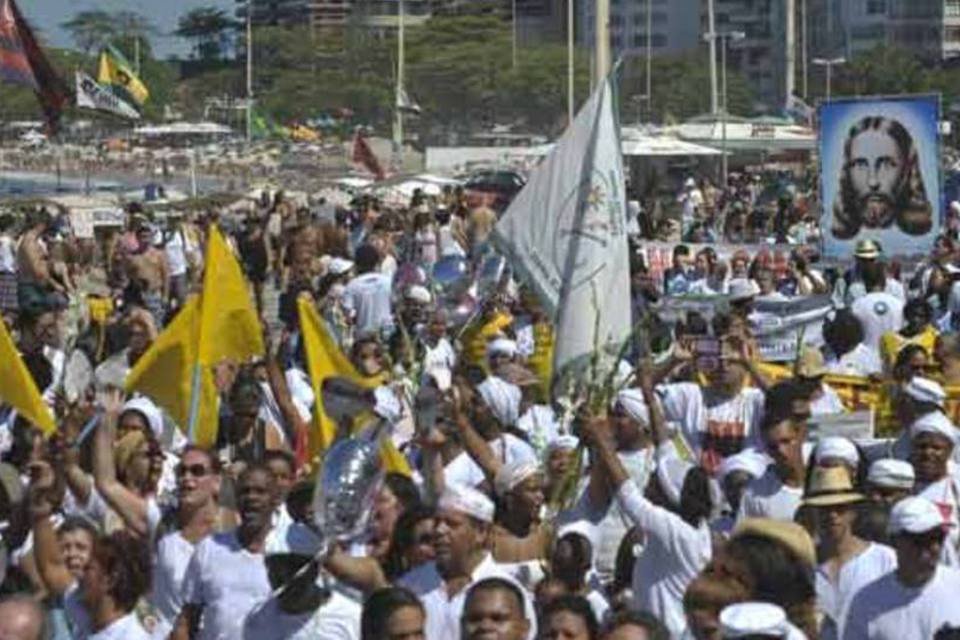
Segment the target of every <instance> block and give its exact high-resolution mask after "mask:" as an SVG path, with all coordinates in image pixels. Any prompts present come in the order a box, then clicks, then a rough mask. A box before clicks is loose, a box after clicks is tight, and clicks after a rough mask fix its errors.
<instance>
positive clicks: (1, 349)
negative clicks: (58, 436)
mask: <svg viewBox="0 0 960 640" xmlns="http://www.w3.org/2000/svg"><path fill="white" fill-rule="evenodd" d="M0 400H3V401H4V402H6V403H8V404H9V405H10V406H12V407H13V408H14V409H16V410H17V413H19V414H20V415H21V416H23V417H24V418H26V419H27V420H29V421H30V422H32V423H33V424H35V425H36V426H37V427H39V428H40V430H41V431H43V435H45V436H49V435H50V434H52V433H54V432H55V431H56V430H57V425H56V423H55V422H54V420H53V413H52V412H51V411H50V408H49V407H48V406H47V405H46V404H45V403H44V402H43V397H42V396H41V395H40V390H39V389H37V383H36V382H35V381H34V379H33V376H32V375H30V372H29V371H27V366H26V365H25V364H24V363H23V358H21V357H20V352H19V351H17V347H16V345H15V344H14V343H13V338H12V337H10V333H9V332H8V331H7V326H6V324H4V322H3V320H2V319H0Z"/></svg>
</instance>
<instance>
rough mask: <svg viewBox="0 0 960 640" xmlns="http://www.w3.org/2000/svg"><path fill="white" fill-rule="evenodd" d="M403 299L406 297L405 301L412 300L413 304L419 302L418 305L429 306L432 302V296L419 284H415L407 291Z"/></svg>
mask: <svg viewBox="0 0 960 640" xmlns="http://www.w3.org/2000/svg"><path fill="white" fill-rule="evenodd" d="M404 297H406V299H407V300H413V301H414V302H419V303H420V304H430V303H431V302H432V301H433V296H432V295H430V290H429V289H427V288H426V287H424V286H422V285H419V284H415V285H413V286H411V287H410V288H409V289H407V293H406V295H405V296H404Z"/></svg>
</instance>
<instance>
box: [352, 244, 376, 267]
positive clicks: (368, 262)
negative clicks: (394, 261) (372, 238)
mask: <svg viewBox="0 0 960 640" xmlns="http://www.w3.org/2000/svg"><path fill="white" fill-rule="evenodd" d="M354 263H355V264H356V265H357V272H358V273H367V272H368V271H373V270H374V269H376V268H377V265H378V264H380V252H379V251H377V248H376V247H375V246H373V245H372V244H362V245H360V246H359V247H357V250H356V252H355V253H354Z"/></svg>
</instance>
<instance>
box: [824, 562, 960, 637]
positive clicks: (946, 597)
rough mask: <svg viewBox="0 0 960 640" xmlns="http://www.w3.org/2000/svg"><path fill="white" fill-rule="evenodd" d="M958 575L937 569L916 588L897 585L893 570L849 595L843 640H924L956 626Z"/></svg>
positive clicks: (958, 621) (959, 609) (958, 615)
mask: <svg viewBox="0 0 960 640" xmlns="http://www.w3.org/2000/svg"><path fill="white" fill-rule="evenodd" d="M958 593H960V572H958V571H957V570H956V569H952V568H950V567H943V566H941V567H937V572H936V573H935V574H934V576H933V577H932V578H931V579H930V580H929V581H928V582H927V584H925V585H923V586H922V587H919V588H909V587H905V586H903V585H902V584H900V581H899V580H897V574H896V572H895V571H891V572H890V573H888V574H886V575H884V576H883V577H881V578H878V579H876V580H874V581H873V582H871V583H870V584H868V585H867V586H865V587H863V588H862V589H861V590H860V591H858V592H857V593H856V594H855V595H854V596H853V601H852V602H851V604H850V608H849V609H848V610H847V618H846V624H845V626H844V629H843V634H842V636H841V637H842V638H844V640H863V639H864V638H869V639H870V640H913V639H914V638H916V639H917V640H919V639H920V638H923V640H927V639H928V638H933V636H934V634H935V633H936V632H937V631H938V630H939V629H940V628H941V627H943V626H944V625H945V624H947V625H951V626H960V607H958V606H957V594H958Z"/></svg>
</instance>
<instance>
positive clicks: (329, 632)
mask: <svg viewBox="0 0 960 640" xmlns="http://www.w3.org/2000/svg"><path fill="white" fill-rule="evenodd" d="M322 544H323V541H322V540H321V538H320V536H319V535H318V534H317V533H315V532H314V531H313V530H312V529H310V528H309V527H308V526H306V525H305V524H301V523H299V522H296V523H289V524H287V525H286V526H284V527H279V528H276V529H274V530H273V531H272V532H271V533H270V535H269V536H268V537H267V542H266V548H265V549H264V555H265V558H266V560H265V561H266V565H267V575H268V577H269V579H270V586H271V587H272V588H273V589H274V594H273V595H271V596H270V597H269V598H268V599H267V600H265V601H263V602H261V603H260V604H258V605H257V606H255V607H254V608H253V609H252V610H251V611H250V612H249V613H248V614H247V616H246V620H245V621H244V624H243V637H244V638H249V639H250V640H312V639H313V638H324V640H359V638H360V615H361V612H362V607H361V606H360V603H358V602H356V601H355V600H353V599H351V598H348V597H347V596H345V595H344V594H342V593H340V592H339V591H337V590H335V589H330V588H323V587H320V586H318V585H317V577H318V575H319V566H318V565H317V562H316V558H315V556H316V554H317V553H318V552H319V551H320V549H321V546H322Z"/></svg>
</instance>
